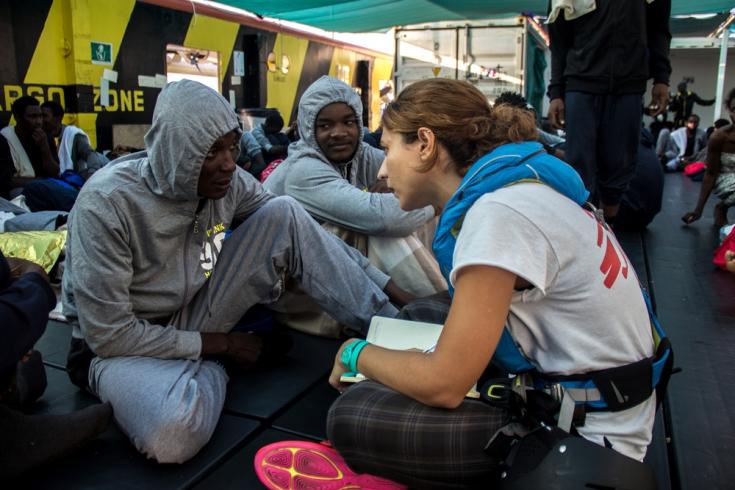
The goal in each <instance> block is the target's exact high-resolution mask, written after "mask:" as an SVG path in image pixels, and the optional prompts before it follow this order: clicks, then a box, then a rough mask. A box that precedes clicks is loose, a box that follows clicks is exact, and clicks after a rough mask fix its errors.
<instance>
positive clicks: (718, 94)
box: [714, 29, 730, 121]
mask: <svg viewBox="0 0 735 490" xmlns="http://www.w3.org/2000/svg"><path fill="white" fill-rule="evenodd" d="M729 41H730V29H725V30H724V32H723V33H722V44H721V45H720V63H719V65H718V66H717V89H716V90H715V115H714V120H715V121H717V120H718V119H719V118H720V114H721V113H722V98H723V97H724V93H723V92H724V90H725V67H726V66H727V45H728V42H729Z"/></svg>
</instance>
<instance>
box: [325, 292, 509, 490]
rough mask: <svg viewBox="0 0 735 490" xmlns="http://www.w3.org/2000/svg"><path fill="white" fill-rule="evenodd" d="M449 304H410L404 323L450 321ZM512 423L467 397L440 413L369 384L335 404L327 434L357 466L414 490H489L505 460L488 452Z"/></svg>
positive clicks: (352, 390)
mask: <svg viewBox="0 0 735 490" xmlns="http://www.w3.org/2000/svg"><path fill="white" fill-rule="evenodd" d="M448 310H449V306H448V305H447V304H445V303H442V302H440V301H432V300H427V299H422V300H418V301H416V302H413V303H410V304H409V305H408V306H406V308H404V310H403V311H402V312H401V316H400V317H402V318H406V319H410V320H417V321H428V322H434V323H444V320H445V319H446V315H447V312H448ZM508 421H509V414H508V412H507V411H505V410H502V409H499V408H495V407H491V406H489V405H486V404H485V403H483V402H481V401H479V400H470V399H465V401H464V402H463V403H462V404H461V405H460V406H459V407H457V408H456V409H454V410H445V409H441V408H433V407H429V406H427V405H424V404H422V403H419V402H417V401H415V400H413V399H411V398H409V397H407V396H405V395H402V394H400V393H398V392H396V391H394V390H392V389H390V388H388V387H386V386H383V385H381V384H379V383H374V382H372V381H363V382H362V383H358V384H356V385H355V386H353V387H351V388H349V389H348V390H347V391H345V392H344V393H343V394H342V395H340V397H339V398H338V399H337V400H336V401H335V402H334V404H333V405H332V407H331V408H330V410H329V415H328V417H327V436H328V438H329V440H330V441H331V442H332V444H333V445H334V447H335V448H336V449H337V450H338V451H339V453H340V455H341V456H342V457H343V458H344V459H345V461H346V462H347V464H348V465H350V467H351V468H352V469H353V470H355V471H357V472H359V473H369V474H371V475H376V476H381V477H384V478H388V479H391V480H394V481H397V482H401V483H404V484H406V485H408V486H409V487H410V488H421V489H429V488H436V489H447V488H488V486H487V485H488V483H489V482H490V481H491V479H492V478H493V477H494V476H495V471H496V470H497V468H498V462H497V461H495V460H493V459H492V458H491V457H490V456H488V455H487V454H486V453H485V451H484V447H485V445H486V444H487V442H488V441H489V440H490V439H491V438H492V436H493V435H494V434H495V432H496V431H497V430H498V429H499V428H501V427H502V426H504V425H506V424H507V423H508Z"/></svg>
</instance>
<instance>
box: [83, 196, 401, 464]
mask: <svg viewBox="0 0 735 490" xmlns="http://www.w3.org/2000/svg"><path fill="white" fill-rule="evenodd" d="M368 274H371V275H372V276H373V279H371V278H370V276H369V275H368ZM284 275H288V276H290V277H293V278H295V279H296V280H297V281H299V283H300V286H301V289H302V290H304V291H305V292H307V293H308V294H309V295H311V296H312V297H313V298H314V299H315V300H316V302H317V303H318V304H319V305H320V306H321V307H322V308H324V309H325V310H326V311H327V312H328V313H329V314H330V315H332V316H333V317H334V318H335V319H337V320H338V321H340V322H343V323H345V324H347V325H353V326H356V327H364V326H365V325H366V324H367V323H369V321H370V318H371V317H372V316H373V315H381V316H391V317H394V316H396V315H397V314H398V311H397V310H396V309H395V307H393V306H392V305H391V304H390V303H389V302H388V298H387V297H386V296H385V294H384V293H383V292H382V288H383V287H384V286H385V284H384V283H383V284H376V282H384V280H385V278H384V276H383V277H381V276H379V275H378V276H376V275H375V274H374V270H373V269H372V268H371V267H370V266H369V263H368V262H367V260H366V259H365V258H364V257H362V256H361V255H360V254H359V253H358V252H356V251H352V250H351V249H349V247H347V246H345V245H344V244H342V243H341V241H340V240H338V239H336V238H335V237H334V236H332V235H331V234H329V233H327V232H326V231H324V230H323V229H322V228H321V227H319V226H318V225H317V224H316V222H315V221H314V220H313V219H312V218H311V217H310V216H309V215H308V214H307V213H306V211H304V210H303V208H302V207H301V206H300V205H298V204H297V203H296V201H294V200H293V199H291V198H288V197H282V198H277V199H273V200H271V201H269V202H268V203H267V204H266V205H264V206H263V207H262V208H261V209H259V210H258V211H257V212H256V213H254V214H253V215H252V216H251V217H249V218H248V219H247V220H246V221H245V222H244V223H243V224H241V225H240V226H239V227H238V228H237V229H236V230H235V231H234V232H233V233H232V235H231V236H230V237H229V238H228V239H227V240H225V242H224V245H223V247H222V251H221V253H220V255H219V257H218V260H217V264H216V268H215V271H214V273H213V274H212V276H211V277H210V279H209V281H207V283H206V284H205V286H204V287H203V288H202V289H201V290H200V291H199V292H198V293H197V295H196V296H195V297H194V299H193V301H192V302H191V303H190V304H188V305H187V306H185V307H184V308H183V309H182V310H181V311H179V312H178V313H177V314H176V315H174V317H173V319H172V320H171V323H172V324H173V325H174V326H176V327H178V328H187V327H188V328H191V327H189V326H192V325H196V326H198V330H199V331H201V332H229V331H230V329H231V328H232V326H233V325H234V324H235V323H236V322H237V321H238V320H239V319H240V318H241V317H242V315H243V314H244V313H245V312H246V311H247V310H248V309H249V308H250V307H251V306H253V305H255V304H256V303H270V302H273V301H275V300H277V299H278V297H279V295H280V293H281V289H282V287H283V286H282V284H283V277H284ZM227 380H228V378H227V374H226V373H225V371H224V369H223V368H222V367H221V366H220V365H219V364H218V363H216V362H214V361H206V360H201V359H200V360H195V361H192V360H164V359H157V358H151V357H112V358H106V359H101V358H99V357H97V358H95V359H94V360H93V361H92V364H91V366H90V370H89V385H90V388H91V389H92V391H93V392H94V393H96V394H97V395H98V396H99V397H100V399H101V400H102V401H109V402H110V403H111V404H112V407H113V410H114V414H115V419H116V421H117V423H118V425H119V426H120V428H121V429H122V430H123V431H124V432H125V433H126V434H127V435H128V437H130V440H131V441H132V442H133V444H134V445H135V447H136V448H137V449H138V450H139V451H140V452H142V453H144V454H146V455H147V456H148V457H150V458H154V459H156V460H157V461H158V462H160V463H182V462H184V461H186V460H188V459H189V458H191V457H192V456H194V455H195V454H196V453H197V452H198V451H199V450H200V449H201V448H202V446H204V444H206V443H207V441H209V439H210V437H211V436H212V433H213V432H214V428H215V426H216V425H217V421H218V420H219V416H220V413H221V411H222V405H223V403H224V399H225V392H226V389H225V387H226V384H227ZM254 396H257V394H254Z"/></svg>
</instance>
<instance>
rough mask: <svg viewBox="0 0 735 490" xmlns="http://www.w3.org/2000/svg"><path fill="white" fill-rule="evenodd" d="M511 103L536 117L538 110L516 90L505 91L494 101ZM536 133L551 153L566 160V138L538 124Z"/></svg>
mask: <svg viewBox="0 0 735 490" xmlns="http://www.w3.org/2000/svg"><path fill="white" fill-rule="evenodd" d="M504 104H505V105H509V106H511V107H517V108H518V109H523V110H526V111H529V112H530V113H531V114H533V117H534V119H535V118H536V110H535V109H534V108H533V106H531V105H530V104H529V103H528V101H527V100H526V98H525V97H523V96H522V95H521V94H519V93H516V92H503V93H501V94H500V95H499V96H498V97H497V98H496V99H495V102H494V105H496V106H497V105H504ZM536 134H537V135H538V140H539V142H540V143H541V144H542V145H544V149H545V150H546V152H547V153H548V154H549V155H552V156H555V157H557V158H559V159H561V160H564V156H565V155H564V150H563V148H562V146H563V145H564V143H565V140H564V138H562V137H561V136H559V135H556V134H553V133H549V132H546V131H544V130H543V129H541V128H540V127H538V126H536Z"/></svg>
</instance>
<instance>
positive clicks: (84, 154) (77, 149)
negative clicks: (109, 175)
mask: <svg viewBox="0 0 735 490" xmlns="http://www.w3.org/2000/svg"><path fill="white" fill-rule="evenodd" d="M41 111H42V112H43V129H44V131H46V133H47V134H50V135H51V136H52V137H54V138H56V139H58V141H59V144H58V148H59V173H60V175H62V176H63V175H64V174H65V173H66V172H76V173H77V174H78V175H79V176H80V177H81V178H82V179H83V180H84V181H86V180H87V179H89V178H90V177H91V176H92V174H93V173H95V172H96V171H97V170H99V169H101V168H102V167H103V166H104V165H105V164H106V163H107V162H108V160H107V159H106V158H105V157H104V156H102V155H101V154H100V153H97V152H96V151H94V149H93V148H92V145H91V144H90V142H89V136H87V134H86V133H85V132H84V131H82V130H81V129H80V128H78V127H76V126H74V125H71V124H62V122H61V121H62V120H63V119H64V108H63V107H62V106H61V104H59V103H58V102H56V101H53V100H47V101H46V102H44V103H43V104H41Z"/></svg>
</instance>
